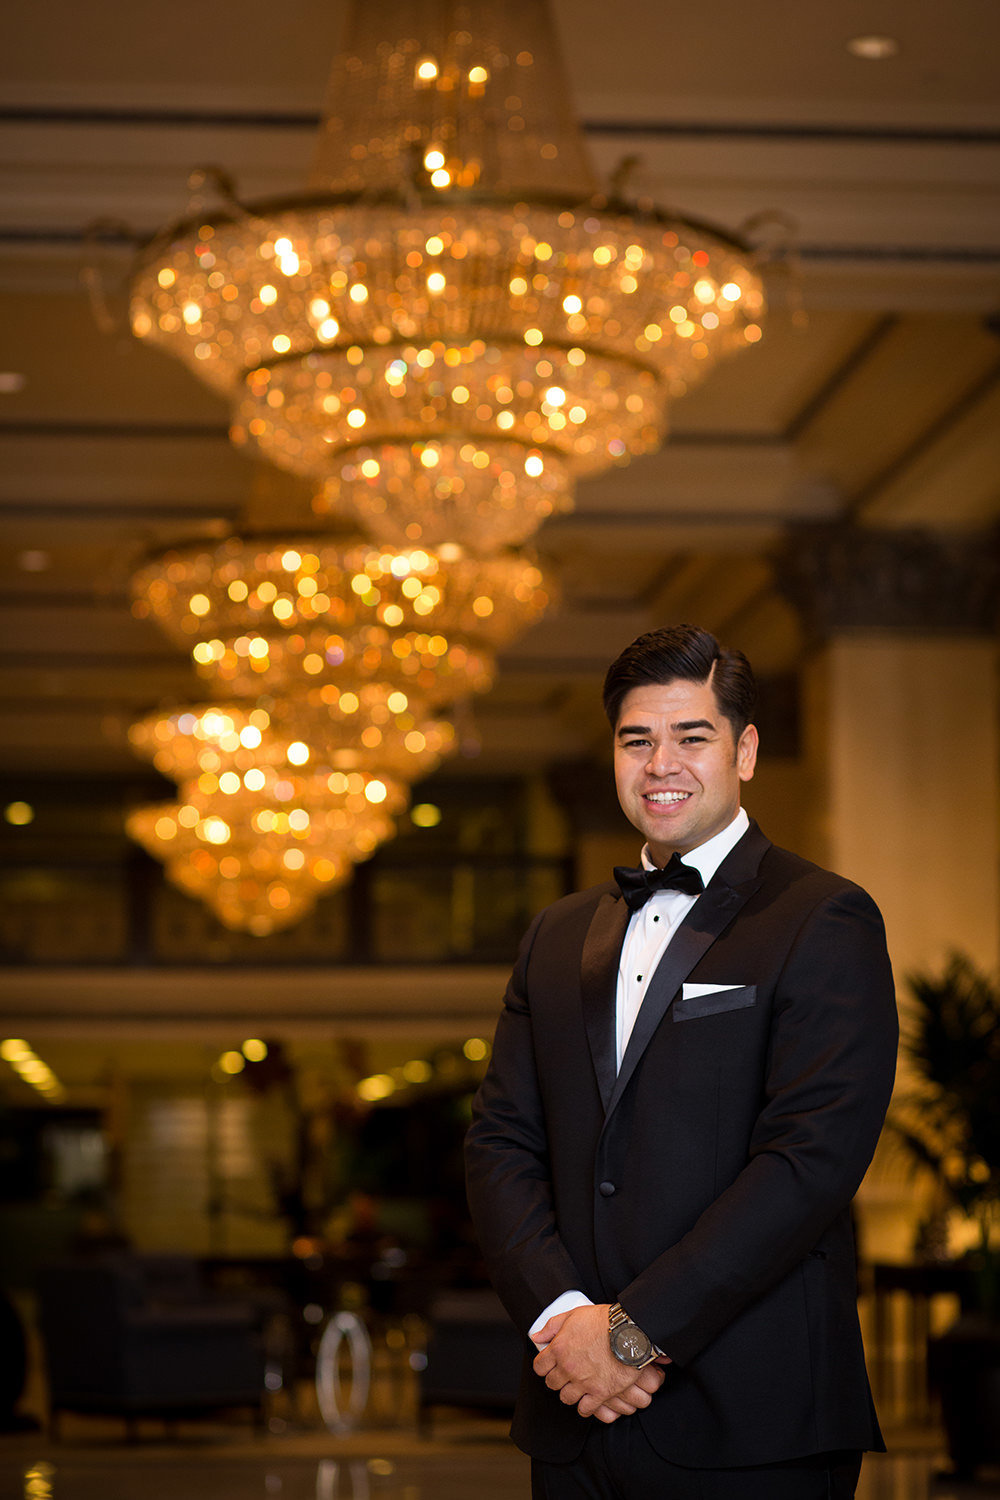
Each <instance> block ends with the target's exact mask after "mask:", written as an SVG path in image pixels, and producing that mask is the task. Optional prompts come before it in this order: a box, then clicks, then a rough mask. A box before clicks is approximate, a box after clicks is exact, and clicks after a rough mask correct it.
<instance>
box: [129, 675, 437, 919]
mask: <svg viewBox="0 0 1000 1500" xmlns="http://www.w3.org/2000/svg"><path fill="white" fill-rule="evenodd" d="M352 697H353V695H350V694H347V693H345V694H342V695H341V702H340V703H339V704H338V705H336V706H334V707H328V706H327V705H326V704H324V703H322V702H319V701H317V702H311V703H300V702H297V701H282V700H280V699H279V700H268V702H269V707H268V708H264V707H263V706H261V703H260V702H258V703H257V704H256V706H251V705H250V704H247V703H239V702H233V703H221V704H196V705H192V706H191V707H181V708H176V709H174V710H172V711H170V712H167V713H162V714H159V713H154V714H150V715H148V716H147V717H146V718H145V719H142V720H140V721H139V723H137V724H134V725H133V726H132V729H131V731H130V735H129V738H130V740H131V743H132V745H133V747H134V748H135V750H136V751H137V752H138V753H139V754H141V755H144V756H146V757H147V758H148V759H150V760H151V761H152V762H153V764H154V765H155V766H156V768H157V769H158V770H159V771H161V772H162V773H163V774H164V775H166V776H170V777H172V778H173V779H174V780H176V781H178V782H179V783H180V795H179V800H178V801H177V802H175V803H161V804H156V805H151V806H147V807H141V808H138V809H136V810H135V811H134V812H133V813H132V814H131V816H130V818H129V820H128V824H127V827H128V831H129V833H130V834H131V835H132V837H134V838H135V839H137V841H138V842H139V843H141V844H142V845H143V846H144V847H145V848H146V849H148V850H149V852H150V853H152V854H155V855H156V857H157V858H159V859H161V860H162V861H163V863H164V865H165V866H166V869H167V872H168V875H169V876H170V878H171V879H172V880H173V881H174V882H175V884H177V885H179V886H180V887H181V888H182V889H184V890H186V891H188V892H189V893H191V894H195V895H198V896H200V897H202V899H204V900H206V901H207V902H208V904H209V905H210V906H212V908H213V909H214V910H215V912H216V914H217V915H218V916H219V917H220V919H221V920H222V922H223V923H224V924H225V925H226V926H230V927H245V928H247V929H248V930H249V931H251V932H254V933H264V932H268V931H272V930H273V929H275V928H276V927H282V926H288V925H290V924H291V923H293V922H295V921H298V920H299V919H300V918H301V917H302V916H303V915H304V914H305V912H306V911H307V910H308V909H309V907H310V906H311V905H312V903H313V902H314V901H315V899H316V897H317V896H318V895H321V894H322V893H323V891H324V890H329V889H333V888H335V887H336V886H337V885H339V884H342V883H343V881H344V880H345V879H346V878H347V876H348V875H349V873H350V870H351V866H352V865H353V864H355V863H357V862H358V861H359V860H362V859H367V858H368V857H369V855H371V854H372V853H373V852H374V850H375V849H376V847H377V846H378V845H379V844H380V843H382V842H383V841H384V840H385V839H387V838H390V837H391V836H392V834H393V832H394V823H393V819H394V817H396V816H398V815H399V814H400V813H401V812H403V811H405V809H406V806H407V803H408V800H409V799H408V793H407V787H408V786H409V784H410V782H411V781H413V780H416V779H417V778H418V777H421V776H426V775H428V774H429V773H430V772H431V771H432V770H433V769H434V767H435V766H436V765H437V764H438V761H439V760H440V758H441V756H442V755H445V754H447V753H448V752H449V751H450V750H451V748H452V741H453V739H454V730H453V728H452V725H451V724H450V723H448V722H446V721H441V720H429V721H427V720H421V721H418V720H417V719H416V718H415V717H414V715H413V714H412V713H410V712H409V707H408V704H407V700H406V698H405V696H404V695H403V694H402V693H399V692H388V693H386V692H384V691H383V690H382V689H381V687H380V685H378V684H371V685H369V686H368V687H366V688H365V689H363V690H362V694H361V695H359V696H358V698H357V700H356V701H355V702H352V703H348V704H346V705H345V703H344V700H345V699H350V698H352Z"/></svg>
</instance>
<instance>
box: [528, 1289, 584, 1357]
mask: <svg viewBox="0 0 1000 1500" xmlns="http://www.w3.org/2000/svg"><path fill="white" fill-rule="evenodd" d="M593 1305H594V1304H593V1302H592V1301H591V1300H590V1298H589V1297H587V1296H586V1295H585V1294H584V1293H583V1292H563V1294H562V1296H561V1297H557V1298H556V1300H555V1301H554V1302H550V1303H549V1305H548V1307H546V1308H545V1309H544V1311H543V1312H540V1313H539V1314H538V1317H537V1318H536V1319H535V1321H534V1322H533V1323H532V1325H531V1327H530V1328H529V1329H528V1337H529V1339H534V1337H535V1333H536V1331H537V1330H538V1329H539V1328H544V1327H545V1325H546V1323H547V1322H548V1321H549V1319H550V1318H554V1317H555V1316H556V1315H557V1314H558V1313H566V1312H572V1310H573V1308H574V1307H593ZM538 1347H539V1348H540V1349H541V1348H543V1347H544V1346H543V1345H541V1344H539V1346H538Z"/></svg>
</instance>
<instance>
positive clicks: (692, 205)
mask: <svg viewBox="0 0 1000 1500" xmlns="http://www.w3.org/2000/svg"><path fill="white" fill-rule="evenodd" d="M344 9H345V7H344V5H343V4H340V3H333V0H326V3H320V0H286V3H285V4H284V5H282V6H274V5H273V4H265V3H263V0H243V3H242V4H240V5H236V4H235V3H233V0H215V3H214V4H213V5H211V6H206V5H204V4H202V3H197V4H196V3H194V0H174V3H173V4H171V5H170V6H169V7H164V6H162V5H154V4H153V3H151V0H128V3H125V0H105V3H103V4H101V5H100V6H82V5H79V4H78V3H77V0H46V3H44V4H41V5H35V6H27V5H20V6H12V7H8V9H7V12H6V15H5V17H4V19H3V20H2V22H0V70H2V81H0V387H4V389H2V390H0V515H2V526H3V539H4V544H3V552H2V558H0V700H2V702H0V708H2V720H0V774H2V775H3V776H4V779H5V782H6V784H7V785H8V786H11V787H14V786H16V784H17V780H18V777H26V776H28V775H29V774H31V775H36V774H38V773H39V772H41V773H43V774H47V773H49V772H52V773H55V772H58V773H60V774H62V775H69V776H74V775H75V776H81V777H82V776H123V775H126V774H128V773H130V772H131V771H132V770H133V769H134V766H135V762H134V760H133V759H132V756H131V754H130V752H129V750H128V748H127V745H126V743H125V739H124V730H125V727H126V726H127V725H128V723H129V722H130V721H131V720H132V719H133V718H136V717H138V716H139V714H141V713H143V712H145V711H147V710H148V709H149V708H151V707H153V706H155V705H156V704H158V703H166V702H176V701H178V700H180V701H185V700H190V699H192V698H196V697H197V696H199V691H200V690H199V687H198V685H197V683H196V680H195V679H194V678H193V676H192V674H191V671H190V670H189V668H188V666H187V665H186V664H185V662H184V660H183V658H182V657H181V655H180V653H179V652H178V650H177V649H176V648H175V647H173V646H171V644H170V643H169V642H168V641H167V640H166V638H165V637H164V636H162V635H161V634H160V633H159V632H158V630H157V629H156V627H155V626H154V625H153V624H152V623H151V622H149V621H144V620H139V619H135V618H133V617H132V615H131V613H130V608H129V595H128V579H129V576H130V573H131V571H132V570H133V569H134V567H135V566H136V564H137V562H138V561H139V560H140V558H141V557H142V556H143V554H144V553H145V552H146V551H147V550H148V549H149V548H150V547H154V546H157V545H160V544H163V543H166V542H169V541H172V540H175V539H180V538H185V537H190V536H192V535H194V534H197V533H199V532H203V531H205V529H206V528H208V529H211V528H212V527H213V525H215V524H217V525H218V527H219V528H221V529H222V530H225V529H226V528H227V527H228V526H229V525H230V524H232V523H234V522H235V521H236V520H237V519H238V518H239V517H240V516H241V515H244V514H246V512H247V508H248V507H249V508H250V513H251V514H256V515H259V514H261V513H268V514H270V515H272V516H273V515H274V514H276V513H277V512H278V511H279V510H280V508H281V507H285V506H287V507H288V508H289V513H294V511H295V510H296V508H297V507H301V505H302V502H303V493H302V487H301V486H297V485H296V484H294V483H292V482H291V481H288V480H286V479H282V478H281V477H279V476H277V475H276V474H274V473H271V472H269V471H267V470H266V469H263V468H261V467H260V466H255V465H254V464H253V463H251V462H250V461H248V460H247V459H246V458H245V457H243V456H241V455H240V454H238V453H237V452H236V451H235V450H234V449H232V448H231V447H230V445H229V443H228V441H227V437H226V425H227V413H226V410H225V408H224V406H223V404H222V403H221V401H220V400H219V399H218V398H217V397H215V396H213V395H212V394H210V393H209V392H208V391H207V390H205V389H204V388H203V387H201V386H200V385H199V384H198V383H197V382H196V381H195V379H194V378H193V376H191V375H190V374H189V373H188V372H187V371H186V370H185V369H183V368H182V367H181V366H179V365H178V364H176V363H175V362H173V361H171V360H170V359H169V358H167V357H166V356H165V355H162V354H160V353H158V352H156V351H155V350H153V349H150V348H146V347H143V346H140V345H139V344H138V343H137V342H136V341H135V340H133V339H132V338H131V336H130V334H129V332H128V328H127V322H126V319H125V304H126V299H125V286H126V281H127V275H128V269H129V255H130V253H129V249H128V244H127V241H126V238H125V236H124V235H123V234H118V235H117V238H116V231H114V230H113V229H112V230H111V231H109V229H108V226H109V225H112V226H113V225H115V224H124V225H126V226H128V227H129V229H130V230H131V231H132V232H133V233H136V234H139V235H146V234H149V233H151V232H152V231H154V230H155V229H157V228H158V227H160V226H161V225H163V224H164V223H165V222H167V221H168V220H170V219H172V218H174V217H176V216H178V215H179V214H181V213H182V212H183V211H184V208H185V203H186V179H187V174H188V171H189V169H190V168H191V167H193V166H196V165H204V164H208V163H214V164H219V165H221V166H223V167H224V168H225V169H226V170H227V171H228V172H229V173H230V174H231V175H232V176H233V177H234V178H235V179H236V181H237V183H238V184H239V188H240V191H241V193H242V195H243V196H244V197H250V198H252V197H254V196H263V195H268V194H280V193H285V192H290V191H294V190H295V189H296V188H297V187H298V186H300V185H301V183H302V182H303V180H304V178H305V174H306V171H307V168H308V163H309V159H310V155H311V149H312V141H313V137H314V134H315V129H316V121H317V117H318V113H319V109H320V104H321V100H322V97H323V92H324V87H325V82H326V73H327V69H328V62H329V58H330V57H331V56H332V54H333V52H334V50H335V48H336V46H337V41H338V37H339V34H340V27H341V22H342V18H343V14H344ZM554 9H555V13H556V18H557V23H558V26H559V30H560V33H561V36H562V39H563V45H564V51H565V57H566V61H567V64H568V68H569V73H570V77H571V81H572V85H573V89H574V93H575V99H576V106H577V111H578V114H579V116H580V118H581V120H582V121H583V123H584V126H585V130H586V135H587V139H588V142H589V145H590V147H591V150H592V153H593V156H594V159H595V161H596V163H597V165H598V168H599V171H600V172H601V174H602V175H605V176H607V175H608V174H610V172H611V171H612V170H613V169H614V167H615V165H616V164H617V163H618V162H619V161H620V160H621V159H622V158H623V157H624V156H629V155H634V156H637V157H638V158H639V166H638V168H637V172H636V176H635V178H634V180H633V187H634V188H635V190H636V191H637V192H639V193H641V194H643V195H648V196H650V197H652V198H653V199H655V200H656V201H657V202H659V203H662V204H666V205H670V206H673V207H675V208H678V209H680V210H682V211H684V212H685V213H687V214H690V215H691V216H694V217H704V218H708V219H711V220H715V221H716V222H718V223H720V224H723V225H726V226H729V227H731V228H738V227H739V226H740V225H741V224H743V223H744V222H745V221H747V220H748V219H750V218H751V217H753V216H757V215H760V214H762V213H770V214H771V215H772V216H773V217H772V218H771V219H770V220H769V221H768V222H769V225H770V226H771V228H770V229H768V228H766V227H764V228H760V229H759V230H758V233H767V234H773V236H774V237H775V238H776V240H777V241H780V243H781V244H782V245H785V244H786V242H787V243H789V244H790V245H791V247H792V253H791V254H790V255H788V256H785V257H784V258H783V264H782V265H781V266H779V267H778V268H777V269H776V270H774V271H773V272H772V273H771V275H770V278H769V285H770V296H771V302H772V313H771V317H770V319H769V323H768V326H767V330H766V337H765V339H764V340H763V342H762V343H761V344H759V345H757V346H756V347H754V348H752V349H749V350H747V351H746V352H745V353H744V354H742V355H741V356H740V357H739V358H738V359H736V360H734V361H732V362H730V363H727V364H725V365H723V366H720V367H719V368H718V369H717V370H716V371H715V372H713V373H712V374H711V375H710V377H709V379H708V380H707V381H706V383H705V384H704V385H703V386H702V387H700V388H699V389H697V390H696V391H694V392H693V393H691V394H690V395H688V396H687V397H685V398H684V399H683V400H682V401H680V402H678V403H677V405H676V407H675V409H674V414H673V422H672V427H673V430H672V433H671V435H670V437H669V439H668V441H667V443H666V444H665V446H664V447H663V449H662V450H661V451H660V452H659V453H658V454H656V455H653V456H651V457H646V458H643V459H640V460H637V461H635V462H634V463H633V464H631V465H630V466H629V467H626V468H619V469H615V470H613V471H611V472H609V473H607V474H605V475H603V476H601V477H599V478H597V479H593V480H590V481H587V482H585V483H583V484H581V486H580V488H579V491H578V497H577V508H576V511H575V513H574V514H573V515H571V516H567V517H564V518H560V519H559V520H557V521H553V522H551V523H549V525H547V526H546V527H545V528H544V529H543V530H542V532H540V533H539V536H538V548H539V550H540V552H541V553H542V555H543V557H545V558H546V559H548V560H549V562H550V563H551V565H552V566H553V568H554V570H555V572H556V574H557V576H558V577H559V579H560V589H561V596H562V603H561V606H560V607H559V608H558V609H557V610H553V611H551V612H550V614H549V615H548V616H547V617H546V618H545V619H544V620H543V621H542V622H541V623H540V624H539V625H537V626H536V627H534V628H533V629H531V630H530V631H529V632H527V633H526V634H524V635H523V636H522V637H520V638H519V639H518V640H517V641H515V642H514V643H513V645H512V646H511V647H510V648H509V649H507V650H506V652H505V653H504V654H503V656H502V658H501V664H500V666H501V670H500V675H499V679H498V682H497V685H496V687H495V689H494V690H493V692H492V693H490V694H489V695H488V696H487V697H485V698H484V699H482V700H481V701H479V702H478V703H477V705H476V711H475V717H476V724H477V736H478V740H479V743H480V745H481V750H480V754H479V755H478V757H477V758H475V759H474V760H469V761H466V762H464V763H463V764H464V766H465V769H466V771H467V772H469V773H470V774H477V773H478V772H480V771H482V772H489V773H495V772H497V771H500V770H504V771H506V770H511V769H512V770H521V769H524V770H531V769H539V768H544V767H546V766H548V765H550V764H552V763H554V762H556V761H560V760H566V759H573V758H575V757H578V756H580V755H584V754H586V753H588V751H589V750H590V749H591V748H593V747H595V746H597V745H598V744H599V743H600V741H601V739H602V728H601V722H600V718H599V714H598V710H597V685H598V682H599V678H600V674H601V672H602V670H603V667H604V665H605V664H606V662H607V660H608V659H609V657H610V656H611V655H612V654H614V652H615V651H616V650H617V649H619V648H620V647H621V646H623V645H624V644H625V643H626V642H627V641H629V640H630V639H632V638H633V637H634V636H635V635H636V634H638V633H639V632H640V631H641V630H644V629H647V628H650V627H652V626H654V625H657V624H662V623H665V622H668V621H670V620H677V619H685V618H687V619H692V618H693V619H696V620H698V621H699V622H701V623H703V624H706V625H708V626H709V627H710V628H712V629H714V630H716V631H717V632H718V633H719V634H720V635H721V636H722V637H723V638H724V639H726V640H727V641H729V642H731V643H733V644H737V645H740V646H742V647H743V649H745V650H746V651H747V652H748V654H749V655H750V656H751V658H752V659H753V660H754V661H755V664H756V665H757V666H758V668H759V669H760V670H761V671H762V672H763V673H764V674H765V675H772V674H773V675H780V674H783V673H787V672H789V671H793V670H794V668H795V665H796V662H797V660H798V658H799V655H800V653H801V650H802V640H801V636H800V632H799V628H798V626H797V622H796V620H795V617H794V615H793V614H792V612H791V610H790V608H789V607H788V606H787V605H786V604H785V603H784V602H783V601H782V600H781V598H780V597H779V595H778V594H777V592H776V590H775V587H774V582H773V578H772V573H771V568H770V565H769V562H768V557H769V554H770V552H771V551H772V549H773V548H774V547H775V544H776V543H777V542H778V540H779V539H780V538H781V536H782V534H783V531H784V528H785V527H786V526H787V525H788V524H789V523H791V522H794V521H798V520H810V519H813V520H816V519H831V518H837V517H844V518H847V517H850V518H853V519H856V520H858V521H861V522H863V523H866V524H871V525H878V526H888V527H899V526H927V525H930V526H943V527H981V526H985V525H987V524H988V523H991V522H993V521H995V520H996V518H997V517H998V515H1000V338H998V332H1000V194H998V185H1000V8H998V7H997V6H996V5H994V4H993V3H991V0H952V3H951V4H950V5H949V6H948V7H947V10H946V11H945V10H944V9H942V7H941V5H940V3H939V0H831V3H830V4H827V5H824V6H813V5H802V4H801V3H800V0H756V3H754V4H753V5H747V4H745V3H744V0H718V3H716V4H715V5H713V6H711V7H703V6H697V7H695V6H685V5H681V4H680V3H677V4H674V3H672V0H635V3H633V4H632V5H630V6H629V7H628V8H627V10H626V11H625V12H623V13H622V19H623V23H624V24H619V23H618V20H617V18H616V17H614V16H613V15H612V13H611V12H610V11H609V9H608V7H607V6H606V5H603V4H601V5H599V4H598V3H597V0H555V3H554ZM867 33H883V34H888V35H890V36H892V37H894V38H896V39H897V40H898V43H899V50H898V53H897V55H895V56H893V57H890V58H888V59H886V60H884V61H878V62H874V61H867V60H863V59H860V58H858V57H856V56H853V55H852V54H851V53H850V52H849V51H848V50H847V47H846V43H847V42H848V41H849V39H851V38H852V37H855V36H857V35H859V34H867ZM101 222H103V224H104V226H105V227H104V230H103V231H102V233H101V234H100V235H99V236H98V237H97V238H95V237H94V226H95V224H98V223H101ZM88 287H89V290H88ZM201 691H203V690H201Z"/></svg>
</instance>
